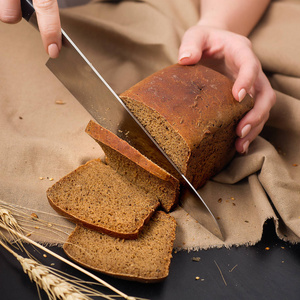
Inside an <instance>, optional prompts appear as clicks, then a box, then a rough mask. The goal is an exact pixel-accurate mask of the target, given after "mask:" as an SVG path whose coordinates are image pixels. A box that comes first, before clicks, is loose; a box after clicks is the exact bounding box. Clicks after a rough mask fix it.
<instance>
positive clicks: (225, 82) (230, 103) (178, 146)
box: [120, 64, 253, 188]
mask: <svg viewBox="0 0 300 300" xmlns="http://www.w3.org/2000/svg"><path fill="white" fill-rule="evenodd" d="M232 85H233V83H232V82H231V81H230V80H229V79H228V78H227V77H225V76H223V75H222V74H220V73H218V72H216V71H214V70H212V69H210V68H207V67H204V66H202V65H199V64H197V65H193V66H181V65H178V64H176V65H172V66H169V67H167V68H165V69H163V70H161V71H158V72H156V73H154V74H153V75H151V76H149V77H147V78H146V79H144V80H142V81H141V82H139V83H137V84H136V85H134V86H133V87H132V88H130V89H128V90H127V91H125V92H124V93H122V94H121V95H120V98H121V99H122V100H123V101H124V103H125V104H126V105H127V106H128V108H129V109H130V110H131V111H132V113H133V114H134V115H135V116H136V117H137V119H138V120H139V121H140V122H141V123H142V124H143V125H144V126H145V128H146V129H147V130H148V132H149V133H150V134H151V135H152V136H153V137H154V138H155V140H156V141H157V142H158V143H159V144H160V146H161V147H162V148H163V149H164V150H165V152H166V153H167V154H168V155H169V157H170V158H171V159H172V160H173V162H174V163H175V164H176V165H177V166H178V167H179V169H180V170H181V171H182V172H183V174H184V175H185V176H186V177H187V179H188V180H190V181H191V182H192V184H193V185H194V186H195V187H196V188H198V187H200V186H202V185H203V184H205V182H206V181H207V180H208V179H209V178H210V177H212V176H213V175H215V174H216V173H217V172H219V171H220V170H221V169H222V168H223V167H224V166H225V165H226V164H227V163H228V162H229V161H230V160H231V159H232V157H233V155H234V153H235V147H234V144H235V139H236V137H237V136H236V134H235V128H236V125H237V123H238V122H239V120H240V119H241V118H242V117H243V116H244V115H245V113H246V112H248V111H249V110H250V109H251V108H252V107H253V100H252V99H251V98H250V97H248V98H247V97H246V98H245V99H244V100H243V101H242V102H241V103H239V102H237V101H236V100H235V99H234V98H233V96H232Z"/></svg>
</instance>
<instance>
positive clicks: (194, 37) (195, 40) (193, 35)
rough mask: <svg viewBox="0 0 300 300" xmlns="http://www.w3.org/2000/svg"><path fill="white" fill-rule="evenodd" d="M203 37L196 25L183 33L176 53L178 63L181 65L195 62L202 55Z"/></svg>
mask: <svg viewBox="0 0 300 300" xmlns="http://www.w3.org/2000/svg"><path fill="white" fill-rule="evenodd" d="M204 45H205V37H204V35H203V34H199V31H198V30H197V27H192V28H190V29H189V30H188V31H186V33H185V34H184V36H183V38H182V41H181V46H180V48H179V53H178V63H179V64H182V65H192V64H196V63H197V62H198V61H199V60H200V59H201V57H202V51H203V48H204Z"/></svg>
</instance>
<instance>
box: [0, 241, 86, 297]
mask: <svg viewBox="0 0 300 300" xmlns="http://www.w3.org/2000/svg"><path fill="white" fill-rule="evenodd" d="M0 245H1V246H3V247H4V248H5V249H6V250H7V251H9V252H10V253H11V254H12V255H13V256H14V257H15V258H16V259H17V260H18V261H19V263H20V264H21V266H22V268H23V271H24V273H26V274H27V275H28V277H29V278H30V280H31V281H33V282H35V283H36V284H37V286H38V287H39V288H41V289H43V290H44V291H45V292H46V294H47V295H48V297H49V299H74V300H89V299H90V300H91V298H89V297H87V296H86V295H84V294H82V293H81V292H80V291H79V290H78V289H77V288H76V287H75V286H74V285H72V284H71V283H69V282H67V281H65V280H64V279H62V278H60V277H58V276H56V275H55V274H53V273H52V272H51V271H50V270H49V269H48V268H47V267H45V266H43V265H41V264H39V263H38V262H36V261H35V260H33V259H31V258H24V257H23V256H21V255H19V254H17V253H16V252H14V251H13V250H12V249H10V248H9V247H8V246H7V245H6V244H5V243H3V242H2V241H1V240H0Z"/></svg>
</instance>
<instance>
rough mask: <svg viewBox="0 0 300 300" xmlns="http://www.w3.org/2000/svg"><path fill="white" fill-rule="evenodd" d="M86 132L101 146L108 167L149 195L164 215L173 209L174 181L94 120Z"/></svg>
mask: <svg viewBox="0 0 300 300" xmlns="http://www.w3.org/2000/svg"><path fill="white" fill-rule="evenodd" d="M86 132H87V133H88V134H89V135H90V136H91V137H92V138H93V139H94V140H95V141H96V142H97V143H98V144H99V145H100V146H101V148H102V149H103V151H104V153H105V155H106V163H107V164H108V165H109V166H110V167H112V168H113V169H115V170H116V171H117V172H118V173H119V174H121V175H122V176H125V177H126V178H127V179H128V180H129V181H130V182H131V183H133V184H134V185H136V186H138V187H140V188H142V189H144V190H145V191H146V192H147V193H149V194H153V196H154V197H155V198H157V199H158V200H159V201H160V203H161V206H162V207H163V209H164V210H165V211H166V212H169V211H170V210H171V209H172V208H174V207H175V206H176V204H177V202H178V197H179V181H178V179H176V178H175V177H173V176H172V175H170V174H169V173H168V172H166V171H165V170H163V169H162V168H160V167H159V166H158V165H156V164H154V163H153V162H152V161H150V160H149V159H147V158H146V157H145V156H143V155H142V154H141V153H140V152H139V151H137V150H136V149H134V148H133V147H131V146H130V145H129V144H128V143H127V142H125V141H124V140H122V139H120V138H119V137H117V136H116V135H115V134H113V133H112V132H110V131H109V130H107V129H105V128H103V127H102V126H100V125H99V124H97V123H95V122H94V121H90V122H89V124H88V125H87V127H86Z"/></svg>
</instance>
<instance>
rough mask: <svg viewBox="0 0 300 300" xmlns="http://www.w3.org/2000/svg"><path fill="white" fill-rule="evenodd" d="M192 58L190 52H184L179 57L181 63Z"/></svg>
mask: <svg viewBox="0 0 300 300" xmlns="http://www.w3.org/2000/svg"><path fill="white" fill-rule="evenodd" d="M191 56H192V54H191V53H190V52H183V53H182V54H181V55H180V57H179V61H181V60H183V59H186V58H190V57H191Z"/></svg>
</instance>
